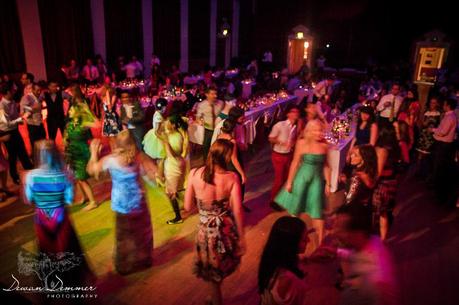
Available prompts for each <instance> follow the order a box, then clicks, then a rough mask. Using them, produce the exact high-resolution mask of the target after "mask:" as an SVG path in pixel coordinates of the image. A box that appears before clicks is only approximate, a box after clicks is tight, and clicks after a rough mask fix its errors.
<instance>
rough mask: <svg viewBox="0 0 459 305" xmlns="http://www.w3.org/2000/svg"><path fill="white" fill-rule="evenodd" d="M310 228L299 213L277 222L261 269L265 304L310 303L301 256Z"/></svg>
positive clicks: (266, 247)
mask: <svg viewBox="0 0 459 305" xmlns="http://www.w3.org/2000/svg"><path fill="white" fill-rule="evenodd" d="M310 232H311V231H310V230H308V228H307V227H306V224H305V223H304V221H303V220H301V219H300V218H297V217H292V216H284V217H281V218H279V219H278V220H277V221H276V222H275V223H274V225H273V227H272V229H271V233H270V234H269V237H268V241H267V242H266V245H265V248H264V250H263V254H262V256H261V261H260V266H259V270H258V293H259V294H260V296H261V304H262V305H303V304H304V305H306V304H310V302H309V299H308V297H307V294H308V290H307V286H306V283H305V281H304V279H303V278H304V276H305V275H304V273H303V272H302V271H301V269H300V266H299V256H298V255H299V254H302V253H304V252H305V250H306V246H307V244H308V242H309V237H308V234H309V233H310Z"/></svg>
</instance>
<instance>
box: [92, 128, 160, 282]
mask: <svg viewBox="0 0 459 305" xmlns="http://www.w3.org/2000/svg"><path fill="white" fill-rule="evenodd" d="M90 150H91V158H90V160H89V163H88V173H89V174H91V175H93V176H95V177H96V178H97V177H98V175H99V173H101V172H102V171H108V172H109V173H110V175H111V178H112V194H111V206H112V210H113V211H114V212H115V218H116V241H115V243H116V244H115V268H116V270H117V271H118V272H119V273H120V274H128V273H132V272H136V271H138V270H141V269H144V268H147V267H150V266H151V264H152V252H153V233H152V226H151V219H150V212H149V209H148V206H147V203H146V200H145V196H144V192H143V190H142V186H141V183H140V181H139V179H140V177H141V176H142V175H143V174H146V175H148V177H149V178H153V179H154V177H155V171H156V167H155V165H154V164H153V163H152V161H151V159H149V158H148V157H147V156H146V155H145V154H143V153H141V152H139V151H138V149H137V146H136V142H135V140H134V138H133V137H132V136H131V134H130V133H129V131H128V130H123V131H121V132H120V133H119V134H118V135H117V136H116V141H115V149H114V151H113V152H112V153H111V154H110V155H108V156H105V157H103V158H102V159H99V153H100V150H101V144H100V140H98V139H94V140H93V141H92V142H91V146H90Z"/></svg>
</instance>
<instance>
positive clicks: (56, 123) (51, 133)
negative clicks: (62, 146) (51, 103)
mask: <svg viewBox="0 0 459 305" xmlns="http://www.w3.org/2000/svg"><path fill="white" fill-rule="evenodd" d="M46 123H47V125H48V138H49V139H50V140H54V141H55V140H56V136H57V130H58V129H59V130H60V131H61V136H62V137H64V130H65V119H64V118H62V119H56V118H53V119H50V118H48V119H47V120H46Z"/></svg>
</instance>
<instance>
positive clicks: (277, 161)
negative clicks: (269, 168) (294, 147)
mask: <svg viewBox="0 0 459 305" xmlns="http://www.w3.org/2000/svg"><path fill="white" fill-rule="evenodd" d="M292 157H293V154H292V153H288V154H280V153H277V152H275V151H273V152H272V154H271V160H272V162H273V167H274V183H273V188H272V189H271V201H273V200H274V198H275V197H276V195H277V193H279V191H280V190H281V188H282V186H283V185H284V183H285V182H287V178H288V171H289V169H290V163H292Z"/></svg>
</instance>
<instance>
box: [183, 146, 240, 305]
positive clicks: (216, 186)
mask: <svg viewBox="0 0 459 305" xmlns="http://www.w3.org/2000/svg"><path fill="white" fill-rule="evenodd" d="M232 152H233V143H231V141H228V140H223V139H218V140H217V141H215V143H214V144H213V145H212V146H211V148H210V151H209V155H208V157H207V161H206V165H205V166H203V167H201V168H198V169H194V170H192V171H191V172H190V177H189V180H188V187H187V189H186V193H185V210H187V211H190V210H192V209H193V207H194V205H195V204H196V205H197V206H198V209H199V215H200V217H199V219H200V223H199V225H198V228H199V229H198V234H197V237H196V254H197V256H196V263H195V270H194V272H195V273H196V275H197V277H200V278H202V279H203V280H204V281H206V282H208V283H209V286H210V287H209V290H210V294H211V298H210V299H209V300H208V302H209V303H211V304H214V305H216V304H222V295H221V289H220V287H221V284H222V281H223V279H224V278H226V277H227V276H229V275H230V274H232V273H233V272H234V271H235V270H236V268H237V267H238V266H239V263H240V261H241V256H242V255H243V254H244V252H245V241H244V229H243V228H244V225H243V219H242V211H241V206H242V203H241V184H240V180H239V177H238V176H237V175H236V174H235V173H234V172H231V171H228V170H227V168H226V166H227V164H229V163H230V161H231V155H232Z"/></svg>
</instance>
